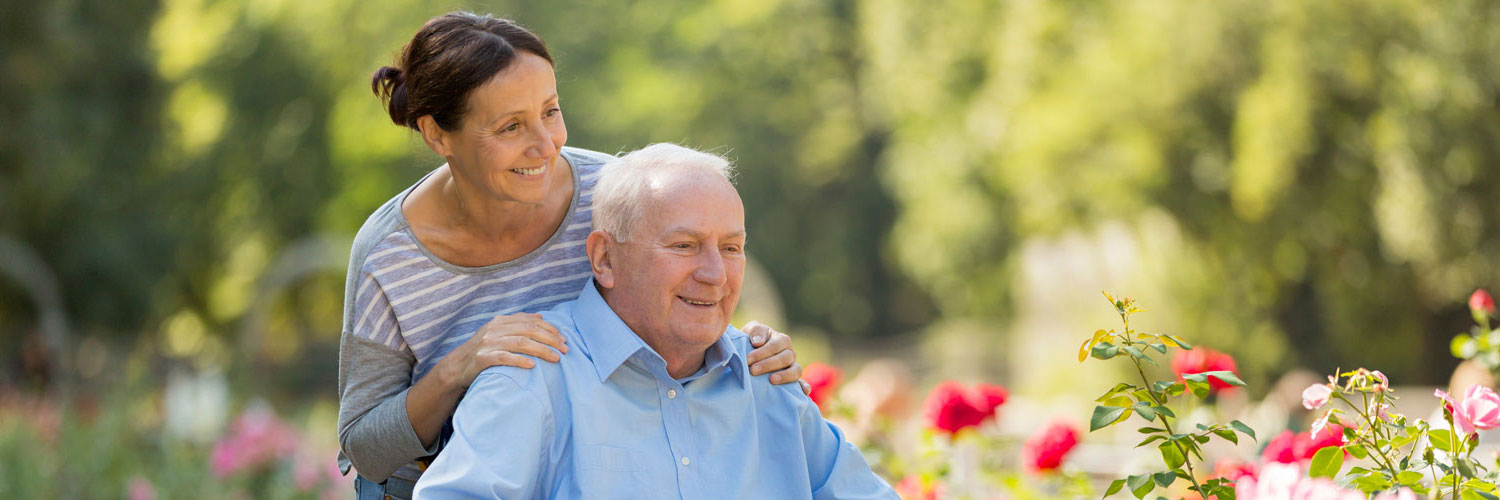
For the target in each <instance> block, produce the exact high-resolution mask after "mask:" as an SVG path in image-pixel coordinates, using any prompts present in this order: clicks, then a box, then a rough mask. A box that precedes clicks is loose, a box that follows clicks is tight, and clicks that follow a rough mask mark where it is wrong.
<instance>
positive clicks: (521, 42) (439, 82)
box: [370, 12, 552, 130]
mask: <svg viewBox="0 0 1500 500" xmlns="http://www.w3.org/2000/svg"><path fill="white" fill-rule="evenodd" d="M517 51H524V52H530V53H532V54H536V55H538V56H541V58H542V59H546V60H547V63H549V64H551V63H552V55H551V54H549V53H548V52H547V44H546V43H543V42H542V39H541V38H540V37H538V36H536V34H535V33H532V32H530V31H527V30H526V28H522V27H521V26H520V25H518V24H516V23H515V22H512V21H510V20H508V19H498V18H495V17H491V16H489V15H482V16H481V15H478V14H472V13H469V12H450V13H448V14H444V15H442V16H439V17H435V18H433V19H432V20H430V21H427V24H425V25H423V26H422V29H421V30H419V31H417V35H416V36H414V37H412V39H411V42H408V43H407V44H406V48H405V49H402V51H401V58H400V59H399V60H397V61H396V67H394V68H393V67H390V66H382V67H381V68H380V69H378V70H375V76H374V78H373V79H372V80H371V82H370V88H371V90H374V91H375V95H376V96H378V97H380V100H381V102H384V103H385V105H386V109H387V110H388V111H389V112H390V114H391V121H393V122H396V124H397V125H403V126H407V127H411V128H412V129H413V130H418V129H417V118H420V117H422V116H425V115H432V119H433V121H436V122H437V124H438V126H439V127H442V128H443V130H456V129H458V128H459V123H460V121H461V120H462V119H463V116H464V113H465V112H467V111H468V98H469V93H470V92H472V91H473V90H474V89H475V88H476V87H479V86H480V85H481V84H483V83H484V82H486V81H488V80H489V79H490V77H493V76H495V74H496V73H499V72H500V71H501V70H504V69H505V68H507V67H510V65H511V63H513V62H515V60H516V52H517Z"/></svg>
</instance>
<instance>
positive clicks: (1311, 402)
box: [1302, 384, 1333, 410]
mask: <svg viewBox="0 0 1500 500" xmlns="http://www.w3.org/2000/svg"><path fill="white" fill-rule="evenodd" d="M1332 394H1333V389H1332V388H1330V387H1328V385H1326V384H1313V385H1310V386H1308V387H1307V388H1306V389H1303V390H1302V407H1303V408H1307V409H1309V410H1316V409H1318V408H1322V407H1323V405H1326V404H1328V396H1330V395H1332Z"/></svg>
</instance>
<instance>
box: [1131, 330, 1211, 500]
mask: <svg viewBox="0 0 1500 500" xmlns="http://www.w3.org/2000/svg"><path fill="white" fill-rule="evenodd" d="M1126 325H1127V326H1126V329H1125V331H1126V332H1127V334H1128V332H1129V331H1130V327H1129V323H1128V322H1127V323H1126ZM1126 342H1129V338H1128V337H1127V338H1126ZM1130 362H1131V363H1135V372H1136V373H1138V374H1140V376H1141V383H1142V384H1146V394H1147V395H1148V396H1150V397H1151V402H1153V403H1156V405H1157V406H1166V405H1167V402H1166V401H1161V400H1158V399H1156V391H1153V390H1151V381H1150V380H1148V379H1147V378H1146V370H1144V369H1142V368H1141V361H1140V360H1138V359H1135V358H1130ZM1158 416H1159V417H1161V425H1162V427H1165V428H1166V429H1167V435H1168V436H1171V435H1173V434H1176V432H1175V431H1173V430H1172V423H1171V422H1170V421H1168V420H1167V416H1166V415H1158ZM1172 446H1176V447H1177V452H1178V453H1181V454H1182V463H1183V465H1186V466H1187V470H1188V474H1187V476H1188V480H1189V481H1192V482H1193V491H1196V492H1198V495H1199V496H1202V497H1203V498H1208V492H1207V491H1204V490H1203V485H1201V484H1198V474H1197V473H1195V472H1193V457H1192V455H1190V454H1189V453H1188V450H1187V447H1185V446H1183V445H1182V443H1175V442H1174V443H1172Z"/></svg>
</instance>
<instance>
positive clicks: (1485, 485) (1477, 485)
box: [1464, 479, 1495, 491]
mask: <svg viewBox="0 0 1500 500" xmlns="http://www.w3.org/2000/svg"><path fill="white" fill-rule="evenodd" d="M1464 487H1465V488H1473V489H1476V490H1479V491H1495V485H1494V484H1493V483H1489V482H1486V481H1485V480H1483V479H1470V480H1468V481H1464Z"/></svg>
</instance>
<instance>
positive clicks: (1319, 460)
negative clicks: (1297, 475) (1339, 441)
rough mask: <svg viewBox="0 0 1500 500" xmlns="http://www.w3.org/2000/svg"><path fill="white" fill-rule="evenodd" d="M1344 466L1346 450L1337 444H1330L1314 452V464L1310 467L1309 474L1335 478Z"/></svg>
mask: <svg viewBox="0 0 1500 500" xmlns="http://www.w3.org/2000/svg"><path fill="white" fill-rule="evenodd" d="M1343 467H1344V450H1342V449H1340V448H1339V447H1337V446H1329V447H1327V448H1323V449H1321V450H1318V452H1317V453H1315V454H1313V459H1312V465H1311V466H1310V467H1309V468H1308V471H1307V475H1308V476H1311V477H1326V478H1329V479H1333V477H1334V476H1336V475H1338V473H1339V469H1341V468H1343Z"/></svg>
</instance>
